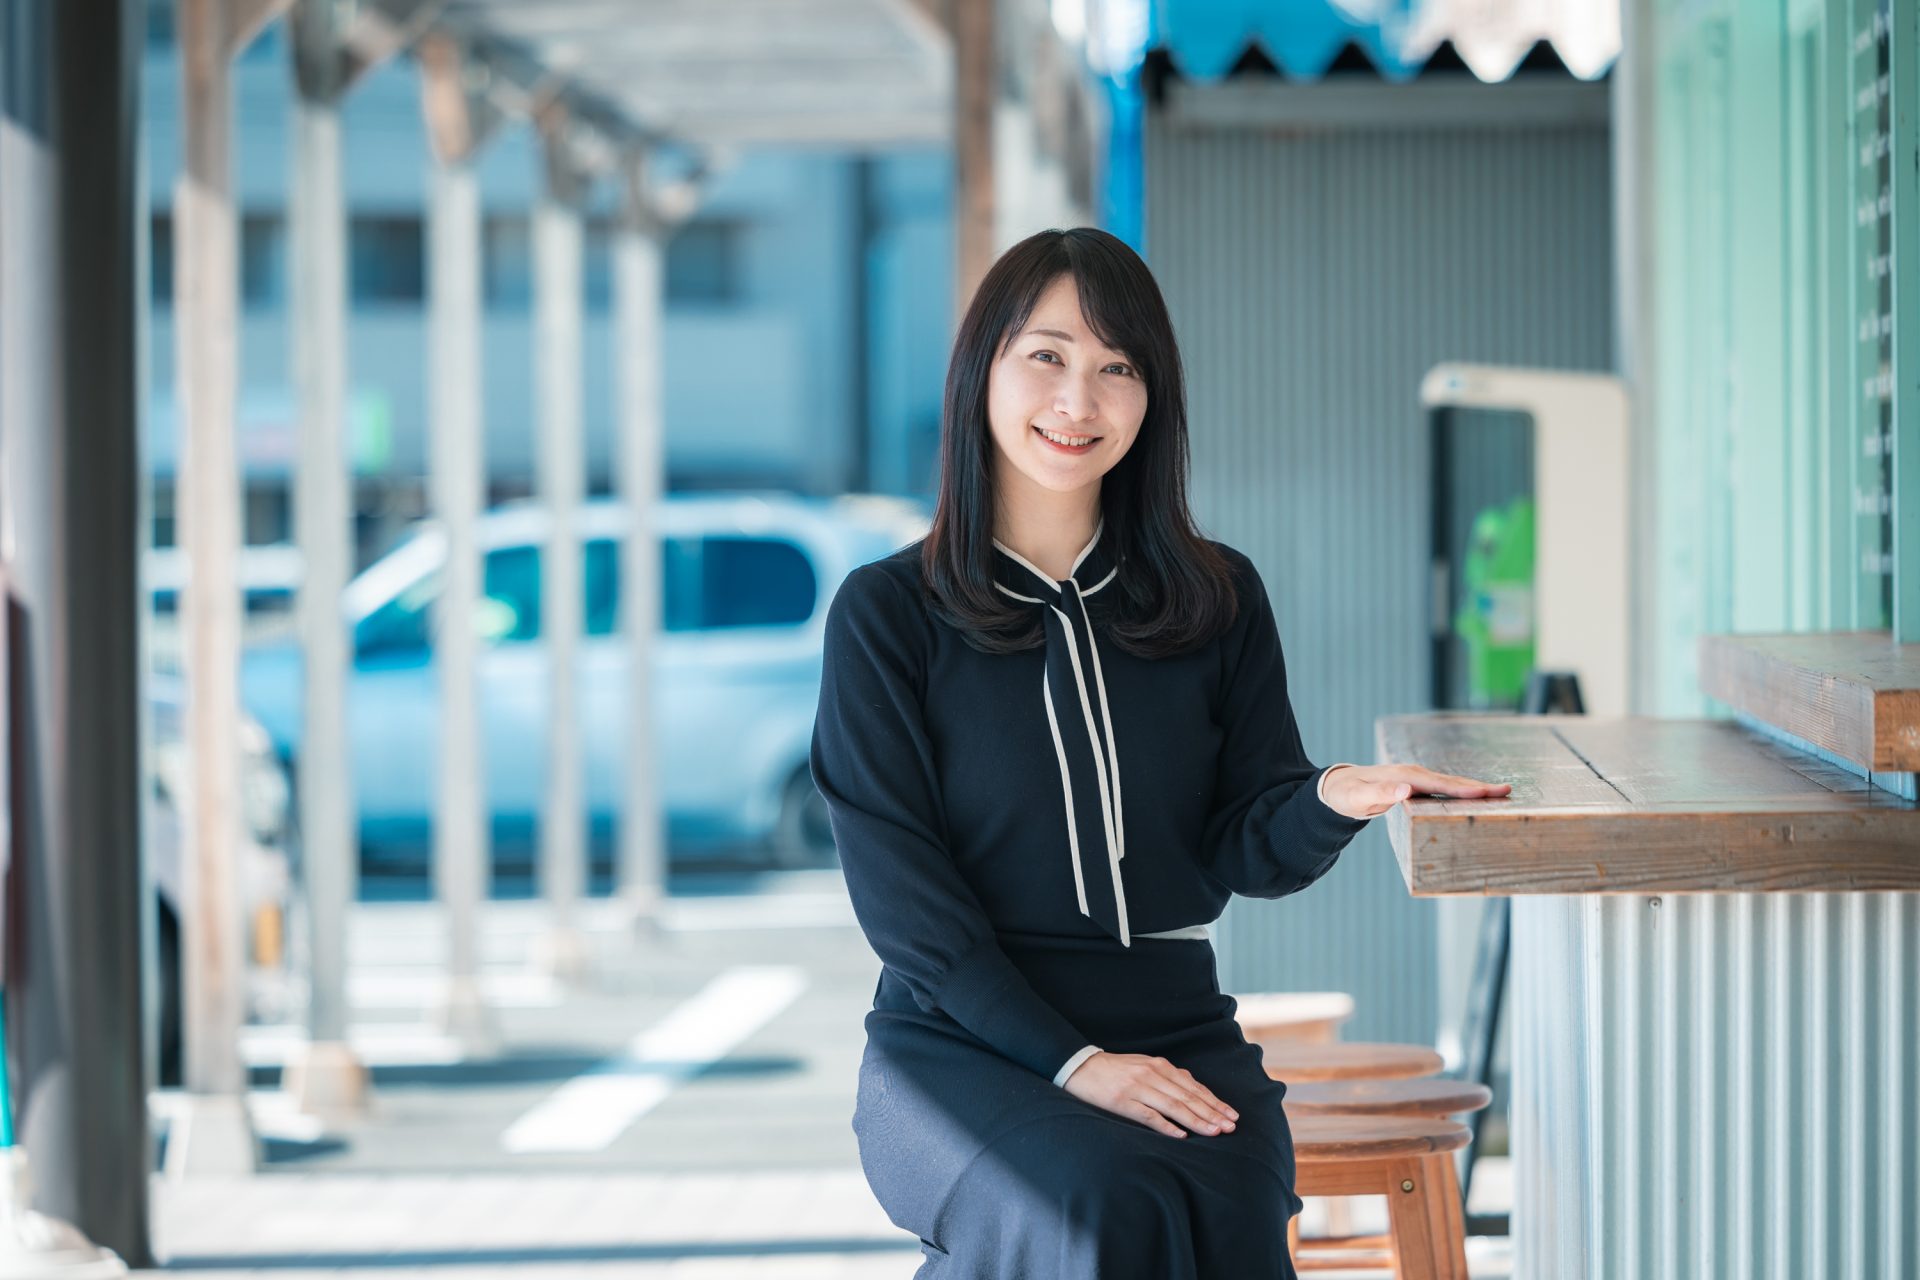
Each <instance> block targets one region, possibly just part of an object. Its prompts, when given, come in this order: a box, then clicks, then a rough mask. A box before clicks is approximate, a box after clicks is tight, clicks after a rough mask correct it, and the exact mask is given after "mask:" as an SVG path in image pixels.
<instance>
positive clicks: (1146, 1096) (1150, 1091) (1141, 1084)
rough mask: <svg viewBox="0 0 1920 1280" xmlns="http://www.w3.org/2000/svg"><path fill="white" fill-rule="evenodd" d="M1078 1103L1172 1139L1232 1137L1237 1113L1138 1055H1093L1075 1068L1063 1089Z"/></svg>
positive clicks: (1186, 1077)
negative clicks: (1191, 1134)
mask: <svg viewBox="0 0 1920 1280" xmlns="http://www.w3.org/2000/svg"><path fill="white" fill-rule="evenodd" d="M1063 1087H1064V1088H1065V1089H1066V1091H1067V1092H1068V1093H1070V1094H1072V1095H1073V1096H1074V1097H1076V1098H1078V1099H1080V1100H1081V1101H1082V1102H1091V1103H1092V1104H1093V1105H1094V1106H1096V1107H1099V1108H1100V1109H1102V1110H1103V1111H1111V1112H1113V1114H1115V1115H1117V1116H1125V1117H1126V1118H1127V1119H1129V1120H1137V1121H1139V1122H1140V1123H1141V1124H1143V1125H1145V1126H1147V1128H1149V1129H1158V1130H1159V1131H1160V1132H1161V1133H1164V1134H1166V1135H1167V1136H1168V1137H1172V1138H1184V1137H1186V1136H1187V1135H1186V1132H1185V1130H1182V1129H1181V1128H1180V1127H1179V1126H1178V1125H1175V1124H1173V1123H1172V1122H1173V1121H1175V1120H1178V1121H1179V1122H1180V1124H1183V1125H1185V1126H1187V1128H1188V1129H1193V1130H1195V1131H1197V1132H1200V1133H1208V1134H1213V1133H1231V1132H1232V1131H1233V1123H1234V1121H1236V1120H1238V1119H1239V1118H1240V1113H1239V1112H1237V1111H1235V1110H1234V1109H1233V1108H1232V1107H1230V1106H1228V1105H1227V1104H1226V1103H1224V1102H1222V1101H1220V1099H1218V1098H1216V1097H1214V1096H1213V1092H1212V1091H1211V1090H1210V1089H1208V1088H1207V1086H1205V1085H1203V1084H1201V1083H1200V1082H1199V1081H1198V1080H1195V1079H1194V1078H1193V1076H1192V1075H1190V1074H1189V1073H1187V1072H1185V1071H1183V1070H1181V1069H1180V1068H1179V1067H1176V1066H1174V1065H1173V1064H1172V1063H1171V1062H1168V1061H1167V1060H1166V1059H1165V1058H1151V1057H1148V1056H1147V1055H1145V1054H1140V1053H1105V1052H1102V1053H1096V1054H1094V1055H1093V1056H1092V1057H1090V1058H1088V1059H1087V1060H1086V1061H1085V1062H1083V1063H1081V1064H1080V1065H1079V1066H1078V1067H1076V1068H1074V1072H1073V1074H1072V1075H1070V1076H1068V1077H1067V1082H1066V1084H1065V1085H1064V1086H1063Z"/></svg>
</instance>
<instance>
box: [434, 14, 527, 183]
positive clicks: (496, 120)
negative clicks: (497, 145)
mask: <svg viewBox="0 0 1920 1280" xmlns="http://www.w3.org/2000/svg"><path fill="white" fill-rule="evenodd" d="M414 59H415V60H416V61H417V62H418V63H419V65H420V115H421V118H422V120H424V121H425V123H426V126H427V143H428V145H429V146H430V147H431V148H432V149H433V154H434V156H435V158H436V159H438V160H439V161H440V162H441V163H442V164H458V163H460V162H462V161H464V160H467V159H470V158H471V157H472V156H473V154H474V153H475V152H477V151H478V150H479V149H480V148H481V147H482V146H484V145H485V144H486V142H487V140H488V139H489V138H491V137H492V136H493V135H494V134H495V133H496V132H497V131H498V130H499V128H500V126H501V125H502V124H503V123H505V121H506V115H505V113H503V112H502V111H501V110H500V108H499V107H497V106H496V105H494V102H493V98H492V96H491V95H490V94H489V93H488V92H487V90H488V87H489V84H490V81H491V78H492V72H491V70H490V69H489V68H488V67H487V65H486V64H485V63H484V62H479V61H475V60H473V59H471V58H469V56H468V52H467V49H466V47H465V46H464V45H463V44H462V43H461V42H460V41H459V40H458V39H457V38H456V37H454V36H453V35H451V34H450V33H447V32H441V31H436V32H429V33H428V34H426V35H424V36H422V37H421V38H420V40H419V43H417V44H416V45H415V46H414Z"/></svg>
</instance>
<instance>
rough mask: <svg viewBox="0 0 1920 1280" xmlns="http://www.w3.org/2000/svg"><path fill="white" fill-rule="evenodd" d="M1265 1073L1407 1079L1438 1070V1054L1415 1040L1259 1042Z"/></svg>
mask: <svg viewBox="0 0 1920 1280" xmlns="http://www.w3.org/2000/svg"><path fill="white" fill-rule="evenodd" d="M1262 1051H1263V1053H1264V1054H1265V1062H1266V1068H1267V1074H1268V1075H1270V1076H1272V1077H1273V1078H1274V1079H1275V1080H1284V1081H1285V1082H1286V1083H1287V1084H1288V1085H1294V1084H1308V1083H1312V1082H1316V1081H1321V1080H1410V1079H1413V1078H1415V1077H1418V1076H1434V1075H1439V1074H1440V1068H1441V1066H1442V1065H1443V1064H1442V1063H1441V1061H1440V1055H1439V1054H1437V1053H1435V1052H1434V1051H1433V1050H1431V1049H1429V1048H1427V1047H1426V1046H1424V1045H1417V1044H1361V1043H1346V1042H1342V1041H1334V1042H1333V1043H1331V1044H1301V1043H1294V1042H1289V1041H1284V1040H1283V1041H1280V1042H1278V1043H1274V1044H1268V1045H1263V1046H1262Z"/></svg>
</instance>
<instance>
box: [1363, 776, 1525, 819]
mask: <svg viewBox="0 0 1920 1280" xmlns="http://www.w3.org/2000/svg"><path fill="white" fill-rule="evenodd" d="M1512 790H1513V784H1511V783H1507V782H1482V781H1480V780H1479V779H1478V778H1463V777H1461V776H1460V775H1459V774H1456V773H1435V772H1434V771H1433V770H1431V769H1428V768H1424V767H1422V766H1420V765H1417V764H1378V765H1358V764H1350V765H1343V766H1341V767H1340V768H1338V769H1332V770H1329V771H1328V773H1327V775H1326V800H1327V807H1328V808H1330V809H1332V810H1334V811H1335V812H1336V813H1340V814H1344V815H1345V816H1347V817H1349V818H1373V817H1378V816H1379V815H1380V814H1383V813H1385V812H1386V811H1387V810H1389V809H1391V808H1393V806H1395V805H1396V804H1399V803H1400V802H1401V801H1402V800H1405V799H1406V798H1407V797H1408V796H1410V795H1412V794H1414V793H1415V792H1416V791H1417V792H1419V793H1420V794H1421V795H1433V796H1454V797H1457V798H1459V799H1462V800H1481V799H1485V798H1487V797H1489V796H1504V795H1506V794H1507V793H1508V792H1509V791H1512Z"/></svg>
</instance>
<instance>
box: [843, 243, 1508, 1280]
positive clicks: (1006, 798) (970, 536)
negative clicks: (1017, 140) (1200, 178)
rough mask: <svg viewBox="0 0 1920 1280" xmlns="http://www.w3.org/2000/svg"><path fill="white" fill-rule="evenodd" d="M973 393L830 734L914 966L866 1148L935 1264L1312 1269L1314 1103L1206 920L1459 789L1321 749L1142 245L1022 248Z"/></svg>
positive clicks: (861, 892) (862, 868)
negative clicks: (1306, 1102)
mask: <svg viewBox="0 0 1920 1280" xmlns="http://www.w3.org/2000/svg"><path fill="white" fill-rule="evenodd" d="M946 410H947V413H946V421H945V424H944V427H945V437H944V446H943V447H944V450H945V452H944V456H943V468H942V473H941V480H940V495H939V501H938V506H937V508H936V510H935V513H934V521H933V527H932V529H931V530H930V531H929V533H928V534H927V536H926V537H925V538H924V539H922V540H921V541H919V542H916V543H912V544H909V545H908V546H905V547H903V548H901V549H900V550H899V551H896V552H895V553H894V554H892V555H890V556H887V557H886V558H884V559H882V560H879V561H877V562H875V563H873V564H869V565H866V566H864V567H862V568H860V569H858V570H856V571H855V572H854V573H853V574H852V575H851V576H849V577H848V579H847V580H846V582H845V584H844V585H843V586H842V588H841V589H840V591H839V592H838V594H837V595H836V596H835V597H834V601H833V604H832V606H831V608H830V609H829V611H828V616H827V628H826V649H825V655H824V656H825V663H824V671H823V676H822V682H821V689H820V706H819V711H818V714H817V716H816V717H815V722H814V737H813V745H812V755H811V765H812V770H813V776H814V781H815V782H816V784H817V785H818V787H819V789H820V794H821V796H822V797H823V798H824V800H825V802H826V806H827V814H828V818H829V821H830V823H831V825H832V828H833V834H834V838H835V841H836V843H837V845H838V847H839V850H840V858H841V865H842V866H843V868H844V869H845V872H846V878H847V888H848V892H849V894H850V895H851V897H852V900H853V906H854V911H855V913H856V915H857V916H858V918H859V921H860V924H861V927H862V928H863V929H864V930H865V932H866V934H867V937H868V940H869V941H870V942H871V943H872V944H873V947H874V950H875V951H876V952H877V953H878V954H879V956H880V958H881V960H882V962H883V966H884V967H883V969H882V972H881V976H880V983H879V986H878V989H877V990H876V991H875V993H874V1007H873V1010H872V1012H871V1013H869V1014H868V1015H867V1019H866V1030H867V1046H866V1051H865V1055H864V1057H863V1059H862V1062H861V1069H860V1084H859V1093H858V1102H857V1104H856V1109H855V1114H854V1121H853V1123H854V1132H855V1134H856V1135H857V1137H858V1139H859V1144H860V1156H861V1163H862V1166H863V1168H864V1169H865V1171H866V1174H867V1178H868V1181H869V1183H870V1185H871V1186H872V1187H873V1190H874V1193H875V1195H876V1196H877V1198H878V1199H879V1200H880V1203H881V1204H882V1206H883V1207H884V1208H885V1209H886V1211H887V1213H888V1215H889V1216H890V1217H891V1218H892V1220H893V1221H894V1222H895V1223H897V1224H898V1225H900V1226H901V1227H903V1228H905V1229H907V1230H910V1231H913V1232H914V1233H915V1234H916V1235H918V1236H919V1237H920V1239H921V1240H922V1242H923V1251H924V1253H925V1256H926V1259H927V1261H926V1263H925V1265H924V1266H923V1267H922V1268H921V1271H920V1273H919V1274H920V1276H921V1277H923V1280H932V1278H934V1277H942V1278H947V1280H958V1278H960V1277H969V1278H978V1280H988V1278H989V1277H1010V1276H1048V1277H1058V1278H1059V1280H1076V1278H1085V1277H1092V1276H1096V1275H1113V1274H1122V1273H1124V1274H1129V1275H1143V1276H1145V1275H1151V1276H1155V1277H1167V1278H1168V1280H1182V1278H1184V1280H1200V1278H1201V1277H1214V1276H1235V1277H1248V1278H1249V1280H1253V1278H1257V1277H1286V1276H1291V1275H1292V1274H1293V1269H1292V1266H1291V1263H1290V1262H1289V1261H1288V1256H1287V1220H1288V1218H1289V1217H1290V1216H1292V1215H1293V1214H1294V1213H1295V1212H1297V1211H1298V1209H1299V1205H1300V1202H1299V1199H1298V1197H1297V1196H1296V1195H1295V1194H1294V1190H1293V1175H1294V1159H1293V1143H1292V1138H1291V1136H1290V1134H1289V1131H1288V1128H1287V1121H1286V1116H1285V1114H1284V1112H1283V1111H1282V1109H1281V1099H1282V1098H1283V1097H1284V1095H1285V1092H1286V1088H1285V1086H1284V1085H1282V1084H1280V1083H1279V1082H1278V1081H1275V1080H1272V1079H1270V1078H1269V1077H1268V1076H1267V1074H1266V1072H1265V1071H1264V1069H1263V1068H1262V1066H1261V1054H1260V1050H1259V1049H1258V1048H1256V1047H1254V1046H1252V1045H1249V1044H1248V1043H1247V1041H1246V1039H1245V1038H1244V1036H1243V1035H1242V1034H1241V1032H1240V1030H1239V1026H1238V1024H1237V1023H1236V1022H1235V1020H1234V1016H1233V1015H1234V1002H1233V1000H1232V999H1231V998H1229V997H1228V996H1226V995H1224V994H1222V993H1221V990H1220V987H1219V983H1218V976H1217V972H1216V969H1215V965H1214V955H1213V946H1212V941H1211V937H1210V929H1209V926H1210V925H1211V923H1212V922H1213V921H1214V920H1217V919H1218V918H1219V916H1220V913H1221V911H1222V910H1223V909H1224V908H1225V906H1226V904H1227V901H1228V899H1229V898H1230V897H1231V896H1232V895H1233V894H1234V893H1242V894H1247V895H1250V896H1254V897H1265V898H1277V897H1280V896H1282V895H1284V894H1289V893H1293V892H1295V891H1297V890H1299V889H1302V888H1305V887H1306V886H1307V885H1309V884H1311V883H1313V882H1314V881H1315V880H1316V879H1318V878H1319V877H1320V876H1321V875H1323V874H1325V873H1326V871H1327V870H1328V869H1329V868H1330V867H1331V866H1332V865H1333V862H1334V860H1335V859H1336V858H1337V857H1338V856H1339V854H1340V851H1341V850H1342V849H1343V848H1344V847H1345V846H1346V844H1347V843H1348V842H1349V841H1350V840H1351V839H1352V838H1353V836H1354V835H1355V834H1356V833H1357V832H1358V831H1360V830H1361V828H1363V827H1364V826H1365V825H1366V823H1367V821H1368V819H1369V818H1370V817H1371V816H1372V815H1374V814H1376V813H1379V812H1383V811H1384V810H1385V809H1387V808H1389V807H1391V806H1392V805H1393V804H1394V803H1397V802H1398V800H1399V799H1401V798H1402V797H1403V796H1404V795H1405V794H1406V790H1407V788H1408V786H1409V785H1410V784H1413V783H1416V782H1425V781H1428V780H1427V779H1425V778H1415V777H1411V776H1409V777H1406V778H1401V777H1395V778H1392V779H1390V780H1389V779H1386V778H1369V779H1364V780H1363V779H1361V778H1360V777H1358V776H1357V775H1359V774H1360V773H1361V772H1362V771H1361V770H1360V769H1359V768H1357V767H1346V768H1341V769H1339V771H1338V772H1333V771H1331V770H1329V769H1322V768H1319V767H1317V766H1316V765H1314V764H1313V762H1312V761H1310V760H1309V759H1308V758H1307V755H1306V752H1305V750H1304V748H1303V747H1302V745H1301V741H1300V734H1299V730H1298V728H1297V726H1296V725H1295V722H1294V718H1293V711H1292V705H1291V703H1290V701H1289V699H1288V694H1287V675H1286V664H1285V661H1284V658H1283V657H1282V655H1281V651H1280V637H1279V630H1278V627H1277V625H1276V622H1275V619H1274V616H1273V610H1272V608H1271V606H1270V605H1269V603H1268V599H1267V594H1266V591H1265V588H1264V585H1263V584H1262V582H1261V579H1260V575H1259V574H1258V573H1257V572H1256V571H1255V570H1254V567H1253V565H1252V564H1251V562H1249V561H1248V559H1247V558H1246V557H1245V556H1244V555H1242V554H1240V553H1239V552H1238V551H1236V550H1234V549H1233V548H1231V547H1228V546H1226V545H1224V544H1222V543H1219V542H1216V541H1213V540H1212V539H1209V538H1207V537H1205V536H1203V535H1202V534H1201V533H1200V532H1199V531H1198V529H1197V528H1196V527H1195V524H1194V521H1193V518H1192V515H1191V513H1190V512H1189V510H1188V506H1187V496H1186V479H1185V478H1186V450H1187V437H1186V417H1185V404H1184V392H1183V389H1182V385H1181V376H1180V357H1179V352H1178V350H1177V349H1176V347H1175V344H1174V338H1173V331H1172V326H1171V322H1170V320H1169V318H1168V315H1167V311H1166V308H1165V305H1164V304H1163V302H1162V301H1161V297H1160V293H1159V290H1158V288H1157V286H1156V285H1155V284H1154V282H1153V278H1152V276H1151V275H1150V274H1149V273H1148V272H1147V269H1146V266H1145V264H1144V263H1142V262H1141V261H1140V259H1139V258H1138V257H1137V256H1136V255H1135V254H1134V253H1133V252H1132V250H1130V249H1128V248H1127V247H1126V246H1125V245H1124V244H1123V243H1121V242H1120V241H1118V240H1117V239H1115V238H1114V237H1112V236H1110V235H1107V234H1106V233H1104V232H1101V231H1096V230H1093V229H1090V228H1077V229H1074V230H1071V231H1048V232H1043V233H1041V234H1040V235H1037V236H1034V237H1032V238H1031V239H1029V240H1026V241H1023V242H1022V243H1021V244H1019V245H1016V246H1015V247H1014V248H1012V249H1011V250H1009V251H1008V252H1007V254H1006V255H1005V256H1004V257H1002V258H1001V259H1000V261H999V262H997V263H996V264H995V265H994V267H993V268H992V270H990V271H989V272H988V273H987V275H986V278H985V279H984V280H983V281H982V283H981V286H980V289H979V292H978V293H977V294H976V295H975V297H974V299H973V301H972V304H971V305H970V307H969V309H968V312H967V315H966V318H965V319H964V321H963V322H962V324H961V327H960V333H959V336H958V338H957V340H956V342H955V345H954V352H953V360H952V366H951V370H950V373H949V376H948V382H947V397H946ZM1329 776H1331V778H1332V779H1333V781H1332V782H1329V783H1328V785H1327V786H1326V787H1325V788H1323V787H1322V786H1321V782H1322V780H1323V779H1326V778H1328V777H1329ZM1436 777H1437V775H1436ZM1458 781H1461V782H1464V781H1466V780H1458ZM1336 783H1338V784H1339V788H1340V792H1341V798H1340V800H1339V803H1338V804H1337V805H1336V804H1335V803H1334V802H1333V800H1332V796H1333V793H1334V786H1335V784H1336ZM1433 785H1448V786H1451V785H1454V783H1453V782H1452V781H1447V782H1435V783H1434V784H1433ZM1476 785H1477V784H1476ZM1455 794H1465V792H1456V793H1455Z"/></svg>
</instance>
